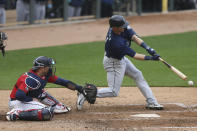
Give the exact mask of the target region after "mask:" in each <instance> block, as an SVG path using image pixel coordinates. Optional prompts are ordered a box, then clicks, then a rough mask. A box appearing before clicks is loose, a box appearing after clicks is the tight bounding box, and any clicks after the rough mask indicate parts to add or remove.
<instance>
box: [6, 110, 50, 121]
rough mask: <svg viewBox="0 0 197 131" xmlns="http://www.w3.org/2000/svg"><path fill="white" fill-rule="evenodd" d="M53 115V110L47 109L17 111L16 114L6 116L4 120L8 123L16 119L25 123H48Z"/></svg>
mask: <svg viewBox="0 0 197 131" xmlns="http://www.w3.org/2000/svg"><path fill="white" fill-rule="evenodd" d="M53 114H54V113H53V108H51V107H49V108H48V107H47V108H43V109H36V110H29V111H17V113H10V114H9V115H8V114H7V116H6V118H7V120H9V121H13V120H18V119H19V120H27V121H49V120H51V119H52V118H53ZM8 118H9V119H8Z"/></svg>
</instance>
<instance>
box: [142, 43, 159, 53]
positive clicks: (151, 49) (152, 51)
mask: <svg viewBox="0 0 197 131" xmlns="http://www.w3.org/2000/svg"><path fill="white" fill-rule="evenodd" d="M140 46H141V47H143V48H144V49H146V51H147V52H148V53H149V54H150V55H152V56H154V55H155V54H157V53H156V51H155V50H154V49H153V48H150V47H149V46H148V45H147V44H146V43H145V42H142V43H141V45H140Z"/></svg>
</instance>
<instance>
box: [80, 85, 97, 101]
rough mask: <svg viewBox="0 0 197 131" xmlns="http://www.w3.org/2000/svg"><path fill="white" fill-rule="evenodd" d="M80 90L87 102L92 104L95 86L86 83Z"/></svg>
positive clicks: (94, 99) (95, 91) (95, 92)
mask: <svg viewBox="0 0 197 131" xmlns="http://www.w3.org/2000/svg"><path fill="white" fill-rule="evenodd" d="M82 90H83V95H84V96H85V98H86V100H87V101H88V103H90V104H94V103H95V101H96V94H97V87H96V86H95V85H93V84H86V85H85V86H84V87H83V89H82Z"/></svg>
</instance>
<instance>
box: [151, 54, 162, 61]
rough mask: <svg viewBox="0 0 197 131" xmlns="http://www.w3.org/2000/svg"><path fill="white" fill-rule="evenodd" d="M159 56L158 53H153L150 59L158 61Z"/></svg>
mask: <svg viewBox="0 0 197 131" xmlns="http://www.w3.org/2000/svg"><path fill="white" fill-rule="evenodd" d="M159 57H160V55H159V54H155V55H153V56H152V60H156V61H158V60H159Z"/></svg>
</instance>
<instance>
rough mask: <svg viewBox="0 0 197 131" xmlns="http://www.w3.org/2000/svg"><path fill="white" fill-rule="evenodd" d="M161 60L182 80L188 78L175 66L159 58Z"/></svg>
mask: <svg viewBox="0 0 197 131" xmlns="http://www.w3.org/2000/svg"><path fill="white" fill-rule="evenodd" d="M159 60H160V61H161V62H163V63H164V64H165V65H166V66H167V67H168V68H170V69H171V70H172V71H173V72H174V73H175V74H176V75H178V76H179V77H180V78H181V79H183V80H186V79H187V76H186V75H185V74H183V73H182V72H181V71H179V70H178V69H177V68H175V67H174V66H172V65H170V64H168V63H167V62H166V61H165V60H163V59H162V58H161V57H159Z"/></svg>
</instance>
